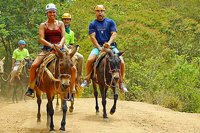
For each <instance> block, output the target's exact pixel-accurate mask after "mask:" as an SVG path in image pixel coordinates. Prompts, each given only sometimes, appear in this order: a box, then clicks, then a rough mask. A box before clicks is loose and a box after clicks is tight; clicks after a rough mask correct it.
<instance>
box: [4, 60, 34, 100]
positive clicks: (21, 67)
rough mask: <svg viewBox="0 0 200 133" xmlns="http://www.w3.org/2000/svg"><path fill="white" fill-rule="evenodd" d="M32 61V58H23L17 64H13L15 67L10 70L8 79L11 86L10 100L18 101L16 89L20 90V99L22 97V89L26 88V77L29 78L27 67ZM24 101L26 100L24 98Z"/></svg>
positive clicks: (28, 67)
mask: <svg viewBox="0 0 200 133" xmlns="http://www.w3.org/2000/svg"><path fill="white" fill-rule="evenodd" d="M32 63H33V60H31V59H24V60H22V61H21V62H19V63H18V65H17V66H15V67H16V68H17V69H16V70H14V69H13V70H12V71H11V73H10V75H9V77H8V79H7V80H9V85H11V87H12V88H13V94H12V101H13V102H15V101H16V102H18V98H17V94H18V91H19V90H21V99H23V98H24V100H25V97H24V91H25V89H26V88H27V85H28V78H29V69H30V66H31V64H32ZM25 101H26V100H25Z"/></svg>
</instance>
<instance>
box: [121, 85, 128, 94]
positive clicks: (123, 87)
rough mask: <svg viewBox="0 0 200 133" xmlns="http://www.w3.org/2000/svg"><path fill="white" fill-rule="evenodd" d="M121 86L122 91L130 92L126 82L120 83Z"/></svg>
mask: <svg viewBox="0 0 200 133" xmlns="http://www.w3.org/2000/svg"><path fill="white" fill-rule="evenodd" d="M119 88H120V90H121V91H122V92H128V89H127V88H126V85H125V84H124V83H120V84H119Z"/></svg>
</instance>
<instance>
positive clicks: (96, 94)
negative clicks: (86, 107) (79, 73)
mask: <svg viewBox="0 0 200 133" xmlns="http://www.w3.org/2000/svg"><path fill="white" fill-rule="evenodd" d="M92 85H93V89H94V97H95V102H96V106H95V109H96V114H98V113H99V105H98V91H97V84H96V83H95V81H92Z"/></svg>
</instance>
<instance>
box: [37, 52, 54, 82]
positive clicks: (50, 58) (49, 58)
mask: <svg viewBox="0 0 200 133" xmlns="http://www.w3.org/2000/svg"><path fill="white" fill-rule="evenodd" d="M55 58H56V55H55V54H49V55H48V56H46V57H45V58H44V59H43V62H42V64H41V65H40V67H39V69H38V72H37V73H38V75H37V79H36V83H37V85H39V83H40V81H43V80H44V79H43V74H44V72H45V71H46V72H47V73H48V75H49V74H50V75H52V76H53V74H52V73H51V72H50V71H49V70H48V68H47V65H48V64H49V63H50V62H52V61H53V60H54V59H55Z"/></svg>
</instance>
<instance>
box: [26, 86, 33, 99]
mask: <svg viewBox="0 0 200 133" xmlns="http://www.w3.org/2000/svg"><path fill="white" fill-rule="evenodd" d="M25 95H26V96H28V97H32V98H34V97H35V94H34V91H33V89H31V88H28V90H27V91H26V93H25Z"/></svg>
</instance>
